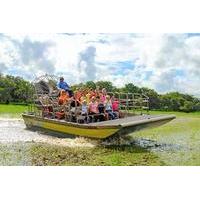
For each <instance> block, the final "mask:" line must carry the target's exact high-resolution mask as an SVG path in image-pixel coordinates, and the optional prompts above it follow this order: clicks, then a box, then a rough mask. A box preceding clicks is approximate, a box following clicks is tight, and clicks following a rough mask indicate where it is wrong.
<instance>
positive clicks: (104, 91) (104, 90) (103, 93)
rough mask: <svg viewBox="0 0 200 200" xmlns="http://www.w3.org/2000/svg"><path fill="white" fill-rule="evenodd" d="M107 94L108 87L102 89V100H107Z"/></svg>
mask: <svg viewBox="0 0 200 200" xmlns="http://www.w3.org/2000/svg"><path fill="white" fill-rule="evenodd" d="M106 95H107V91H106V88H103V89H102V92H101V95H100V100H101V101H102V102H105V101H106Z"/></svg>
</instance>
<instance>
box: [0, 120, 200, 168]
mask: <svg viewBox="0 0 200 200" xmlns="http://www.w3.org/2000/svg"><path fill="white" fill-rule="evenodd" d="M187 120H190V119H187ZM198 120H199V119H198ZM192 122H193V121H192ZM179 123H181V119H176V120H173V121H172V122H170V123H169V124H167V125H165V126H163V127H160V128H156V129H150V130H147V131H141V132H137V133H135V134H134V135H133V136H131V137H126V138H121V139H120V140H118V139H116V140H113V141H103V142H102V141H100V140H95V139H88V138H82V137H76V138H57V137H53V136H49V135H45V134H41V132H39V131H30V130H27V129H26V128H25V125H24V123H23V120H22V119H19V118H7V117H4V118H3V117H1V118H0V165H124V166H126V165H157V166H160V165H200V146H199V145H200V143H199V141H200V140H199V139H200V137H199V135H200V133H199V132H198V130H200V129H198V128H197V130H196V129H195V130H194V131H193V132H192V134H191V133H190V134H189V133H186V132H180V131H181V130H179V125H180V124H179ZM183 123H185V122H184V121H183ZM188 123H189V122H188ZM177 124H178V127H177ZM171 126H172V127H173V128H174V130H175V132H172V131H171V129H170V128H171ZM168 129H170V130H168ZM196 131H197V132H196Z"/></svg>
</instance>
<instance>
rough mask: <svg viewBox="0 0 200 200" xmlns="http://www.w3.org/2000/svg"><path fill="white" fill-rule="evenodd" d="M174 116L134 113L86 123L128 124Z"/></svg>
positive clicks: (93, 124) (103, 124)
mask: <svg viewBox="0 0 200 200" xmlns="http://www.w3.org/2000/svg"><path fill="white" fill-rule="evenodd" d="M172 118H175V116H174V115H135V116H129V117H125V118H120V119H115V120H108V121H102V122H94V123H90V124H87V125H88V126H128V124H132V125H133V124H140V123H143V122H148V121H149V122H151V121H157V120H164V119H172Z"/></svg>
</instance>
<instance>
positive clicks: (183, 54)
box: [0, 33, 200, 97]
mask: <svg viewBox="0 0 200 200" xmlns="http://www.w3.org/2000/svg"><path fill="white" fill-rule="evenodd" d="M0 73H3V74H11V75H18V76H22V77H24V78H25V79H28V80H33V79H34V78H35V77H36V76H38V75H42V74H45V73H50V74H56V75H58V76H59V75H62V76H64V77H65V79H66V80H67V81H68V82H69V84H74V83H79V82H84V81H88V80H94V81H98V80H108V81H111V82H113V84H114V85H116V86H119V87H121V86H123V85H124V84H126V83H129V82H132V83H133V84H135V85H138V86H144V87H149V88H153V89H155V90H156V91H158V92H160V93H166V92H171V91H179V92H183V93H189V94H193V95H195V96H198V97H200V89H199V84H200V34H199V33H185V34H138V33H137V34H134V33H124V34H123V33H121V34H117V33H115V34H107V33H103V34H87V33H84V34H72V33H70V34H68V33H65V34H0Z"/></svg>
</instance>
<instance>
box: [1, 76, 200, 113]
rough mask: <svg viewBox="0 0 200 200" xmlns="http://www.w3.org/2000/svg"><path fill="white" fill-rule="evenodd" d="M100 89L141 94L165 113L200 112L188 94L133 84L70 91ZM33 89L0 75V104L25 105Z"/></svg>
mask: <svg viewBox="0 0 200 200" xmlns="http://www.w3.org/2000/svg"><path fill="white" fill-rule="evenodd" d="M97 86H98V87H99V88H100V89H103V88H106V90H107V91H109V92H125V93H143V94H145V95H147V96H148V97H149V104H150V109H155V110H166V111H183V112H193V111H200V100H199V99H198V98H195V97H193V96H192V95H189V94H181V93H179V92H170V93H167V94H162V95H160V94H158V93H157V92H156V91H155V90H153V89H149V88H146V87H141V88H140V87H138V86H136V85H134V84H133V83H128V84H126V85H125V86H124V87H122V88H116V87H115V86H113V83H111V82H109V81H97V82H93V81H87V82H86V83H80V84H76V85H73V86H72V90H76V89H79V88H83V89H85V88H92V89H95V88H96V87H97ZM32 93H33V87H32V85H31V83H30V82H28V81H25V80H23V79H22V78H20V77H14V76H9V75H7V76H3V75H1V74H0V103H1V102H2V103H9V102H10V101H12V102H23V103H27V101H28V99H29V97H31V96H32Z"/></svg>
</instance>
